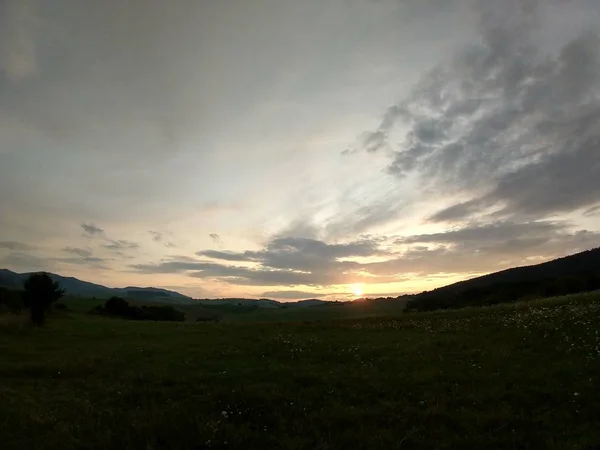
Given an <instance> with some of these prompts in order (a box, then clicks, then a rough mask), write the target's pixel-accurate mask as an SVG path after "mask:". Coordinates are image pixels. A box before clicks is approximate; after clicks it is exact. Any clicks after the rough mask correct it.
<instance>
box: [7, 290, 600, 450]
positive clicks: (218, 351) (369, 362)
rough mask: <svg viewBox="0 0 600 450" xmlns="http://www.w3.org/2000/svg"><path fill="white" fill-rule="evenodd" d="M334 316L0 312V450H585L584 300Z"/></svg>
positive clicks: (588, 441) (599, 302)
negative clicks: (180, 317) (37, 321)
mask: <svg viewBox="0 0 600 450" xmlns="http://www.w3.org/2000/svg"><path fill="white" fill-rule="evenodd" d="M324 311H325V310H324ZM311 314H312V313H311ZM366 315H368V314H366ZM377 315H379V314H377ZM334 317H335V316H333V315H324V316H322V317H320V318H317V317H312V318H309V319H308V320H315V321H313V322H306V321H305V318H302V319H299V320H302V322H286V323H275V322H273V323H266V322H265V323H219V324H212V323H211V324H193V323H153V322H127V321H124V320H117V319H107V318H103V317H96V316H92V315H87V314H83V313H78V312H70V313H62V314H59V315H57V316H55V317H51V318H50V320H49V322H48V325H47V326H46V327H45V328H42V329H32V328H30V327H29V326H26V325H24V324H23V321H22V318H20V317H17V316H0V439H1V441H0V448H2V449H3V450H12V449H61V450H68V449H80V448H81V449H122V448H131V449H143V450H149V449H198V448H210V449H218V448H223V449H224V448H232V449H253V448H260V449H263V450H266V449H278V448H282V449H342V448H347V449H398V448H401V449H434V448H435V449H471V448H481V449H534V448H535V449H561V450H563V449H595V448H599V445H600V390H599V385H598V381H599V377H600V335H599V331H598V330H599V327H598V324H599V323H600V295H599V294H597V293H596V294H586V295H579V296H574V297H571V298H558V299H550V300H544V301H537V302H532V303H529V304H514V305H508V306H498V307H492V308H485V309H469V310H460V311H451V312H440V313H411V314H404V315H394V316H390V317H385V316H381V315H379V317H371V318H361V319H356V318H347V319H345V320H334ZM316 320H320V321H318V322H317V321H316Z"/></svg>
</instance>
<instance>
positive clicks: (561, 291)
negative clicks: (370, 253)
mask: <svg viewBox="0 0 600 450" xmlns="http://www.w3.org/2000/svg"><path fill="white" fill-rule="evenodd" d="M596 289H600V248H596V249H592V250H587V251H584V252H581V253H577V254H574V255H570V256H565V257H563V258H558V259H555V260H552V261H548V262H545V263H542V264H537V265H531V266H523V267H515V268H512V269H506V270H502V271H500V272H495V273H491V274H489V275H484V276H481V277H477V278H473V279H470V280H466V281H460V282H458V283H454V284H451V285H448V286H444V287H441V288H438V289H434V290H432V291H426V292H422V293H421V294H418V295H416V296H415V297H414V298H413V299H412V300H411V301H409V302H408V304H407V306H406V310H407V311H428V310H435V309H449V308H462V307H467V306H485V305H493V304H497V303H512V302H515V301H518V300H526V299H529V298H540V297H553V296H558V295H567V294H576V293H579V292H586V291H593V290H596Z"/></svg>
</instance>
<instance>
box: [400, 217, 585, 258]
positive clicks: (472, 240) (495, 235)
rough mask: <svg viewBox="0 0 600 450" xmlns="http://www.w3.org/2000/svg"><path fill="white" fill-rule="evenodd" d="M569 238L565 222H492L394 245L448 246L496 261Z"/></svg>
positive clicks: (408, 239) (414, 236)
mask: <svg viewBox="0 0 600 450" xmlns="http://www.w3.org/2000/svg"><path fill="white" fill-rule="evenodd" d="M572 238H573V232H572V231H570V230H569V224H568V223H566V222H528V223H515V222H495V223H490V224H474V225H471V226H466V227H464V228H459V229H454V230H449V231H446V232H443V233H433V234H422V235H413V236H408V237H404V238H400V239H398V240H396V244H399V245H402V244H404V245H406V244H440V245H443V246H452V247H453V251H462V252H467V254H468V253H470V252H471V251H475V252H486V253H494V254H496V255H497V256H498V257H500V256H501V255H503V254H506V253H512V252H515V251H517V252H518V251H521V252H523V251H530V252H531V251H533V248H534V247H538V246H540V245H543V244H547V243H550V244H551V243H552V242H556V241H562V240H566V241H569V240H571V239H572ZM412 250H417V251H421V250H424V251H428V250H429V249H428V248H427V247H425V248H424V249H418V248H417V249H415V248H412Z"/></svg>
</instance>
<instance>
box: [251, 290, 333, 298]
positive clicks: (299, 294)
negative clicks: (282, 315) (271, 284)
mask: <svg viewBox="0 0 600 450" xmlns="http://www.w3.org/2000/svg"><path fill="white" fill-rule="evenodd" d="M327 295H328V294H319V293H316V292H305V291H266V292H263V293H262V295H261V296H262V297H267V298H269V297H271V298H281V299H286V300H304V299H310V298H321V297H325V296H327Z"/></svg>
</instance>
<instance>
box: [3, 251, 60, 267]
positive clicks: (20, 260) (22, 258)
mask: <svg viewBox="0 0 600 450" xmlns="http://www.w3.org/2000/svg"><path fill="white" fill-rule="evenodd" d="M0 265H1V266H2V267H8V268H9V269H12V270H15V271H35V270H45V269H48V263H47V261H46V260H45V259H43V258H39V257H37V256H35V255H32V254H29V253H24V252H20V251H13V252H10V253H9V254H8V255H5V256H2V257H1V258H0Z"/></svg>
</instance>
